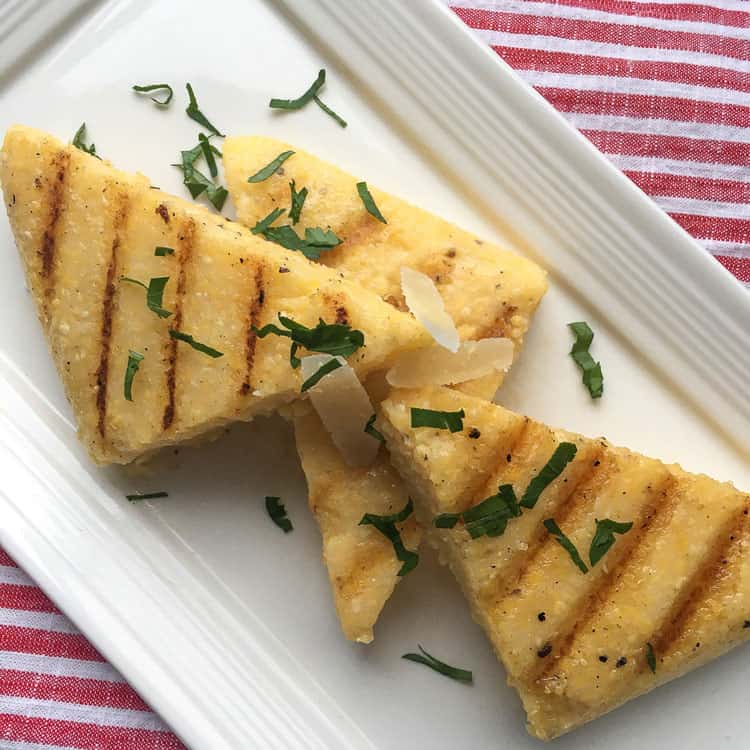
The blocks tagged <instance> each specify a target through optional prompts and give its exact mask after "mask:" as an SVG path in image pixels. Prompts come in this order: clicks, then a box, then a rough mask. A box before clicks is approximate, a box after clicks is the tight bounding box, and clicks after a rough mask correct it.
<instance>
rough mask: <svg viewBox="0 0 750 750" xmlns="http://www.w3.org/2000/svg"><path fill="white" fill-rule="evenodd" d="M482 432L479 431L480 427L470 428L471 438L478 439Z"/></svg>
mask: <svg viewBox="0 0 750 750" xmlns="http://www.w3.org/2000/svg"><path fill="white" fill-rule="evenodd" d="M481 434H482V433H481V432H479V430H478V429H477V428H476V427H472V428H471V429H470V430H469V437H470V438H473V439H474V440H476V439H477V438H478V437H479V436H480V435H481Z"/></svg>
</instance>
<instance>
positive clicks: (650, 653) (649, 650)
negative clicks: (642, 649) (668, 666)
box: [646, 643, 656, 674]
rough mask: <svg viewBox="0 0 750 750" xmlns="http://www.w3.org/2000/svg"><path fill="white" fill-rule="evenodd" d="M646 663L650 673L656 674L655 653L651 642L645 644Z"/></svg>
mask: <svg viewBox="0 0 750 750" xmlns="http://www.w3.org/2000/svg"><path fill="white" fill-rule="evenodd" d="M646 664H648V668H649V669H650V670H651V674H656V654H655V653H654V647H653V646H652V645H651V643H647V644H646Z"/></svg>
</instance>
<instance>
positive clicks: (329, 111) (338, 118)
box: [313, 95, 349, 128]
mask: <svg viewBox="0 0 750 750" xmlns="http://www.w3.org/2000/svg"><path fill="white" fill-rule="evenodd" d="M313 101H314V102H315V103H316V104H317V105H318V106H319V107H320V108H321V109H322V110H323V111H324V112H325V113H326V114H327V115H328V116H329V117H333V119H334V120H336V122H337V123H338V124H339V125H341V127H342V128H345V127H346V126H347V125H348V124H349V123H348V122H347V121H346V120H345V119H344V118H343V117H342V116H341V115H338V114H336V113H335V112H334V111H333V110H332V109H331V108H330V107H329V106H328V105H327V104H325V103H324V102H323V101H321V99H320V98H319V97H318V96H317V95H316V96H314V97H313Z"/></svg>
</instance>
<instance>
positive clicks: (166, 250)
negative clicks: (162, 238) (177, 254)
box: [154, 247, 174, 256]
mask: <svg viewBox="0 0 750 750" xmlns="http://www.w3.org/2000/svg"><path fill="white" fill-rule="evenodd" d="M154 255H158V256H164V255H174V248H173V247H157V248H156V250H154Z"/></svg>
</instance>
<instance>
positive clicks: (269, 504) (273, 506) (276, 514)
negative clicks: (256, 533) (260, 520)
mask: <svg viewBox="0 0 750 750" xmlns="http://www.w3.org/2000/svg"><path fill="white" fill-rule="evenodd" d="M279 500H281V498H280V497H270V496H268V495H267V496H266V510H267V511H268V515H269V516H271V520H272V521H273V522H274V523H275V524H276V525H277V526H278V527H279V528H280V529H281V530H282V531H283V532H284V533H285V534H287V533H288V532H290V531H291V530H292V522H291V521H290V520H289V519H288V518H287V517H286V508H285V507H284V503H281V502H279Z"/></svg>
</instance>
